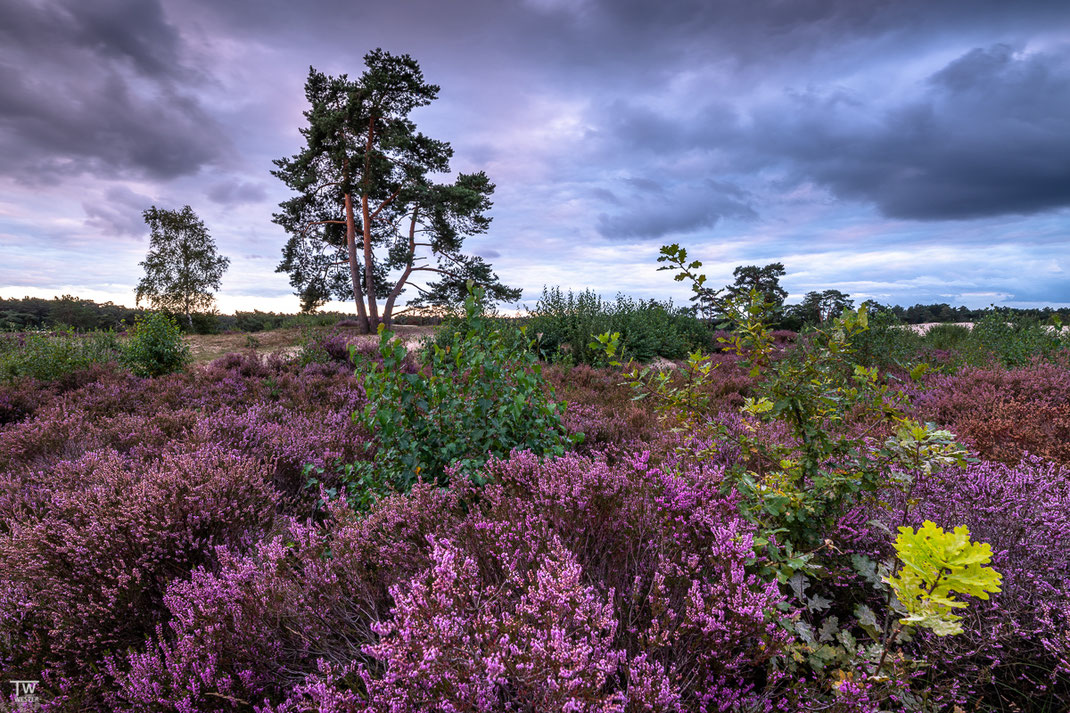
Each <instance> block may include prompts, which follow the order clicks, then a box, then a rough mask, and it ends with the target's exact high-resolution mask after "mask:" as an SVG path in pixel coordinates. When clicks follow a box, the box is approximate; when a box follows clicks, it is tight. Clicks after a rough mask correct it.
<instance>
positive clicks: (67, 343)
mask: <svg viewBox="0 0 1070 713" xmlns="http://www.w3.org/2000/svg"><path fill="white" fill-rule="evenodd" d="M119 355H120V347H119V341H118V339H117V338H116V336H115V334H114V332H90V333H89V334H84V335H83V334H76V333H75V332H74V330H73V329H68V330H67V331H64V332H57V333H53V334H0V381H4V380H10V379H16V378H20V377H29V378H33V379H39V380H41V381H56V380H58V379H62V378H64V377H66V376H68V375H70V374H72V373H74V372H77V371H82V370H85V369H89V368H91V367H93V366H96V365H101V364H109V363H112V362H115V361H117V360H118V358H119Z"/></svg>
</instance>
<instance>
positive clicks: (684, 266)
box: [659, 244, 1070, 331]
mask: <svg viewBox="0 0 1070 713" xmlns="http://www.w3.org/2000/svg"><path fill="white" fill-rule="evenodd" d="M659 262H663V263H668V264H669V265H670V266H671V268H675V269H678V270H680V271H681V272H680V274H681V275H684V276H687V275H689V274H692V273H693V271H694V270H697V269H698V268H700V267H701V266H702V263H701V262H700V261H698V260H694V261H689V259H688V254H687V250H686V249H684V248H681V247H680V246H679V245H677V244H673V245H669V246H666V247H664V248H662V256H661V257H660V258H659ZM671 268H670V267H662V268H660V269H662V270H666V269H671ZM785 274H786V273H785V269H784V264H783V263H780V262H773V263H769V264H768V265H765V266H762V267H759V266H757V265H740V266H739V267H737V268H736V269H735V270H734V271H733V273H732V276H733V277H734V278H735V281H734V282H733V283H732V284H730V285H726V286H725V287H723V288H720V289H714V288H711V287H707V286H706V284H705V277H704V276H703V277H702V279H701V280H696V281H695V283H694V285H693V287H692V296H691V310H692V312H693V313H694V314H695V315H696V316H698V317H701V318H703V319H705V320H706V322H707V323H708V324H711V325H712V324H716V323H718V322H722V321H724V320H725V319H726V317H725V315H726V314H729V313H730V311H729V310H728V309H727V303H728V301H730V300H733V299H736V298H738V297H740V296H745V295H749V294H751V293H752V292H756V293H757V294H758V295H759V296H760V297H761V299H762V300H763V301H764V302H765V303H766V304H767V305H768V306H769V308H770V310H771V311H772V313H774V314H778V315H779V320H778V324H777V325H776V326H778V327H780V328H781V329H788V330H792V331H799V330H801V329H803V328H805V327H807V326H813V325H818V324H821V323H823V322H826V321H828V320H829V319H832V318H833V317H836V316H838V315H839V314H841V313H842V312H843V311H844V310H845V309H852V308H854V306H855V304H854V300H853V299H851V296H850V295H848V294H847V293H845V292H841V291H840V290H834V289H828V290H821V291H811V292H807V293H806V294H805V295H804V296H803V299H802V301H801V302H799V303H798V304H790V305H789V304H784V300H785V299H786V298H787V296H788V292H787V290H785V289H784V288H783V287H782V286H781V285H780V278H781V277H783V276H784V275H785ZM678 280H679V278H678ZM867 302H868V304H869V307H870V309H871V310H873V311H879V312H887V313H890V314H892V315H894V316H895V317H896V318H897V319H898V320H899V321H901V322H903V323H904V324H924V323H928V322H977V321H979V320H980V319H981V318H982V317H984V316H985V315H987V314H991V313H992V312H993V311H994V310H998V311H999V313H1000V314H1003V315H1007V316H1008V317H1010V318H1014V319H1018V320H1027V321H1038V322H1052V321H1054V320H1053V318H1056V319H1058V320H1059V321H1061V322H1062V323H1063V324H1067V323H1070V309H1067V308H1062V309H1056V308H1053V307H1039V308H1014V307H998V308H997V307H995V306H989V307H985V308H980V309H971V308H969V307H963V306H959V307H952V306H951V305H949V304H947V303H939V304H928V305H923V304H916V305H914V306H912V307H901V306H899V305H883V304H879V303H876V302H873V301H867Z"/></svg>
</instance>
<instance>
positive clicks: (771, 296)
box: [726, 262, 788, 311]
mask: <svg viewBox="0 0 1070 713" xmlns="http://www.w3.org/2000/svg"><path fill="white" fill-rule="evenodd" d="M784 274H785V273H784V264H783V263H779V262H773V263H769V264H768V265H766V266H765V267H758V266H757V265H740V266H739V267H737V268H736V269H735V270H733V272H732V276H733V277H735V278H736V281H735V282H734V283H733V284H731V285H729V286H728V287H727V288H726V290H727V291H728V297H729V298H732V297H739V296H740V295H749V294H750V293H752V292H758V293H760V294H761V296H762V300H763V301H764V302H766V303H767V304H771V305H773V307H774V309H775V310H777V311H779V310H780V309H781V307H782V306H783V304H784V298H786V297H787V296H788V291H787V290H785V289H784V288H783V287H781V286H780V278H781V277H783V276H784Z"/></svg>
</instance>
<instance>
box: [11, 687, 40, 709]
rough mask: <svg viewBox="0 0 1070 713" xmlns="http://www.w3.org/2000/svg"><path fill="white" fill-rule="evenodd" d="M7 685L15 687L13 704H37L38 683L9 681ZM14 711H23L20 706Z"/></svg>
mask: <svg viewBox="0 0 1070 713" xmlns="http://www.w3.org/2000/svg"><path fill="white" fill-rule="evenodd" d="M9 683H11V684H12V685H13V686H15V703H29V704H31V705H33V704H36V703H37V702H38V700H39V699H38V697H37V684H38V681H9ZM16 710H25V709H23V708H22V707H21V706H20V707H19V708H17V709H16Z"/></svg>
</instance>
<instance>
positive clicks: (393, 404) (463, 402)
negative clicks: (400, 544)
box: [355, 288, 578, 490]
mask: <svg viewBox="0 0 1070 713" xmlns="http://www.w3.org/2000/svg"><path fill="white" fill-rule="evenodd" d="M480 293H481V289H479V288H477V289H476V290H474V291H473V292H472V294H470V295H469V296H468V299H467V300H466V301H465V312H466V317H465V321H464V323H463V324H464V325H465V327H466V331H463V332H462V331H460V330H458V331H455V332H454V333H453V335H452V340H451V342H450V344H449V345H448V346H446V347H445V348H443V347H441V346H439V345H438V344H434V345H433V346H432V348H431V351H430V353H429V354H428V357H427V361H426V363H425V364H424V367H425V369H426V371H427V372H428V373H426V374H424V373H406V370H405V364H406V363H407V360H408V358H409V357H408V351H407V350H406V348H405V346H404V345H403V344H402V343H401V342H400V341H396V340H394V339H393V338H392V337H393V335H392V334H391V333H390V332H387V331H385V330H384V329H383V328H382V327H380V330H379V354H380V356H381V357H382V364H381V365H377V364H374V363H367V362H364V363H362V364H361V365H360V366H359V368H358V373H359V374H360V375H361V376H362V377H363V380H364V390H365V392H366V394H367V398H368V405H367V406H366V407H365V408H364V410H363V411H362V412H359V413H357V414H355V417H356V418H358V419H359V420H360V421H361V423H362V424H363V425H364V427H365V428H367V429H368V430H369V431H372V432H374V433H375V435H376V440H377V448H376V452H375V467H376V468H378V469H379V471H380V473H381V474H382V475H384V476H386V477H387V479H388V480H392V481H393V482H394V483H395V485H396V486H397V487H398V488H400V489H402V490H407V489H408V488H409V487H411V485H412V484H413V483H414V482H416V481H417V480H419V479H421V478H430V479H432V480H435V481H438V482H440V483H446V482H447V481H448V480H449V478H450V472H451V470H450V469H451V468H455V469H457V471H458V472H460V473H462V474H463V475H464V476H466V477H473V478H477V477H478V469H479V467H480V466H481V465H482V464H483V463H485V462H486V460H487V458H488V457H490V456H497V457H502V456H505V455H507V454H508V453H509V452H510V451H511V450H513V449H521V450H532V451H534V452H536V453H538V454H539V455H561V454H562V453H563V452H564V450H565V448H566V446H568V445H569V444H570V443H571V442H573V441H575V440H578V438H577V437H575V436H567V435H566V434H565V432H564V428H563V426H562V425H561V409H562V404H559V403H556V402H555V401H553V399H552V394H551V396H549V397H548V396H547V395H546V394H545V392H544V389H545V388H546V384H545V380H544V379H543V378H542V371H541V366H540V365H539V363H538V361H537V359H536V357H535V354H534V353H533V352H532V351H531V350H530V348H529V347H530V345H529V342H528V340H527V338H526V336H525V333H524V331H523V330H516V329H513V328H510V327H507V326H496V325H495V324H494V323H493V321H492V320H490V319H489V318H487V317H486V316H484V315H483V314H482V312H481V309H480V303H481V298H480Z"/></svg>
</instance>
